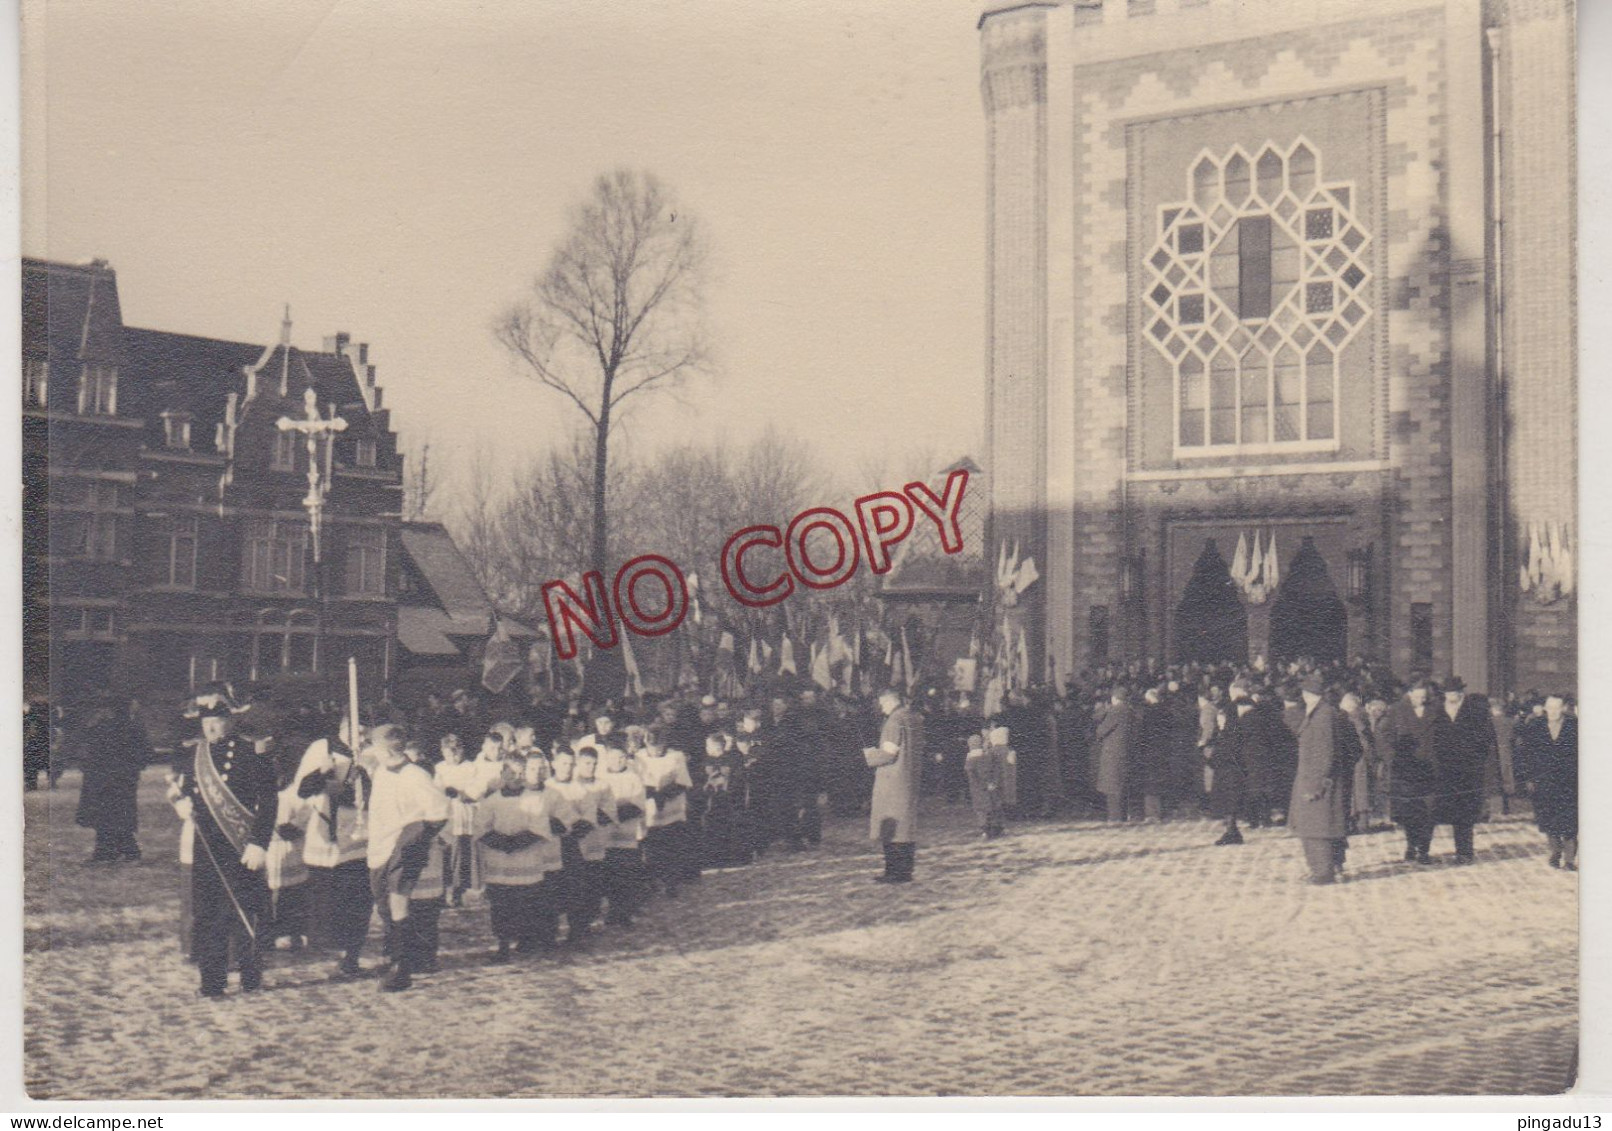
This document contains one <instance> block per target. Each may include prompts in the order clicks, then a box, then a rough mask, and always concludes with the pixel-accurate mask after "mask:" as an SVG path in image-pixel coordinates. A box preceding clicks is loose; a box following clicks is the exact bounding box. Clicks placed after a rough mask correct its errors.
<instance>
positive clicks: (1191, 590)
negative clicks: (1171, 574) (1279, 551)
mask: <svg viewBox="0 0 1612 1131" xmlns="http://www.w3.org/2000/svg"><path fill="white" fill-rule="evenodd" d="M1175 654H1176V660H1177V661H1178V662H1180V663H1192V662H1194V661H1196V662H1197V663H1200V664H1219V663H1238V664H1240V663H1243V662H1244V661H1246V660H1247V659H1248V613H1247V611H1246V610H1244V608H1243V603H1242V601H1241V600H1240V599H1239V598H1238V596H1237V586H1236V584H1235V583H1234V582H1233V581H1232V579H1231V568H1230V567H1229V566H1227V565H1226V559H1225V558H1223V557H1221V556H1220V549H1219V547H1217V546H1216V545H1215V540H1214V539H1213V538H1207V539H1205V540H1204V543H1203V552H1202V553H1200V554H1199V555H1198V561H1197V563H1196V564H1195V565H1194V566H1193V567H1192V577H1191V578H1189V579H1188V581H1187V588H1186V591H1185V592H1184V593H1183V594H1182V596H1181V603H1180V604H1179V605H1177V606H1176V607H1175Z"/></svg>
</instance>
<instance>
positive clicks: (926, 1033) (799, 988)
mask: <svg viewBox="0 0 1612 1131" xmlns="http://www.w3.org/2000/svg"><path fill="white" fill-rule="evenodd" d="M62 785H63V788H61V789H58V790H56V791H55V792H50V793H46V792H41V793H31V794H28V795H26V802H25V805H26V815H27V821H28V823H27V830H26V861H27V875H26V899H25V903H26V907H25V931H26V934H25V944H24V946H25V956H24V972H25V986H26V1003H25V1025H26V1034H25V1050H26V1051H25V1075H26V1080H27V1085H28V1089H29V1093H30V1094H31V1095H32V1096H34V1097H35V1098H79V1099H90V1098H99V1099H165V1098H175V1099H201V1098H209V1099H213V1098H231V1097H240V1098H247V1097H250V1098H256V1097H316V1096H323V1097H373V1098H401V1097H411V1096H421V1097H424V1096H437V1095H453V1096H482V1097H489V1098H491V1097H508V1096H545V1095H652V1094H653V1095H775V1094H800V1095H839V1094H857V1093H860V1094H891V1095H949V1094H956V1095H981V1094H995V1095H1066V1094H1067V1095H1148V1094H1159V1095H1193V1094H1200V1095H1290V1094H1350V1093H1386V1094H1419V1093H1489V1094H1505V1093H1539V1092H1545V1093H1553V1092H1559V1091H1561V1090H1562V1089H1563V1088H1564V1087H1565V1086H1566V1085H1567V1084H1568V1082H1569V1076H1570V1073H1571V1070H1572V1063H1573V1050H1574V1048H1575V1045H1576V1041H1577V1026H1578V1005H1577V1001H1578V928H1577V918H1578V915H1577V885H1576V882H1575V880H1576V877H1575V876H1573V875H1571V874H1568V873H1563V872H1557V871H1553V870H1551V869H1549V868H1547V867H1546V866H1545V849H1544V843H1543V838H1542V837H1540V836H1539V834H1538V833H1536V832H1535V831H1534V829H1533V828H1532V826H1531V825H1530V824H1528V823H1527V822H1526V821H1522V820H1516V819H1509V820H1503V821H1499V822H1496V823H1492V824H1489V825H1483V826H1479V829H1478V838H1477V848H1478V855H1477V863H1476V864H1475V865H1474V866H1472V867H1467V868H1455V867H1450V866H1448V865H1441V866H1437V867H1432V868H1424V869H1416V868H1414V867H1413V866H1410V865H1405V864H1402V863H1400V862H1399V861H1400V854H1401V850H1402V842H1401V841H1400V839H1399V837H1398V835H1397V834H1393V833H1380V834H1375V835H1371V836H1364V837H1358V838H1355V839H1354V840H1353V842H1352V844H1351V849H1350V857H1349V870H1348V877H1349V878H1348V882H1347V883H1344V884H1342V885H1339V886H1335V887H1330V888H1315V887H1310V886H1307V885H1305V884H1303V883H1301V882H1299V877H1300V874H1301V872H1302V871H1303V869H1302V865H1301V862H1300V853H1299V849H1298V845H1297V844H1296V843H1294V842H1293V841H1292V840H1290V839H1289V838H1288V837H1287V836H1285V835H1284V833H1283V831H1282V830H1280V829H1278V830H1272V831H1263V832H1259V833H1250V834H1248V843H1247V844H1246V845H1244V846H1242V847H1240V848H1214V847H1211V843H1212V841H1213V840H1214V839H1215V836H1216V835H1217V833H1218V828H1217V827H1216V826H1214V825H1211V824H1209V823H1207V822H1199V821H1190V822H1179V823H1172V824H1166V825H1162V826H1158V825H1146V826H1130V827H1120V828H1111V827H1106V826H1103V825H1099V824H1092V823H1090V822H1047V823H1037V824H1029V825H1019V826H1016V827H1014V828H1013V829H1012V830H1011V831H1010V834H1009V835H1008V837H1006V838H1005V839H1002V840H999V841H992V842H982V841H980V840H977V839H975V838H974V837H973V836H972V835H971V829H970V828H969V820H968V816H967V813H966V811H965V810H964V809H963V808H962V807H957V808H947V807H946V806H944V805H940V804H938V803H934V802H929V803H926V810H925V820H926V822H927V823H926V827H925V830H924V833H923V837H922V842H923V843H922V845H921V847H920V850H919V855H918V877H919V880H920V881H921V882H920V883H918V884H915V885H912V886H910V887H907V888H894V889H892V888H888V887H885V886H883V885H878V884H873V883H871V882H869V881H870V879H871V877H872V875H873V874H874V873H875V871H876V870H877V864H876V860H875V857H874V855H873V854H872V853H871V852H870V851H869V848H868V846H867V844H866V842H865V841H864V839H863V836H864V833H865V824H864V823H863V822H861V821H838V822H832V823H830V825H829V828H828V830H827V834H826V841H825V843H824V845H823V846H822V847H821V848H819V849H817V850H816V851H814V852H811V853H805V854H801V855H783V856H778V855H770V856H769V857H768V858H767V859H766V860H765V861H764V862H762V863H761V864H759V865H757V866H755V867H753V868H748V869H743V870H739V871H732V872H723V873H716V874H712V875H708V876H707V877H706V878H705V880H704V882H703V883H702V884H701V885H699V886H698V887H697V888H695V889H693V890H691V891H689V892H688V893H686V894H685V895H684V896H683V897H682V898H680V899H679V900H677V901H676V902H667V901H665V900H661V901H659V902H657V903H656V904H654V905H653V906H652V907H651V908H650V909H649V910H648V911H647V912H646V913H645V915H644V916H643V917H642V919H641V920H640V924H639V926H638V927H637V929H635V930H634V931H633V932H632V933H631V934H630V935H626V936H621V935H609V934H607V935H604V936H602V937H601V938H600V939H599V941H598V942H597V943H596V945H595V946H594V948H593V952H592V953H591V955H589V956H587V957H585V958H580V959H573V960H555V959H547V958H539V959H533V960H529V961H525V962H521V963H517V964H515V965H513V966H504V967H497V966H489V965H487V964H486V960H485V956H486V953H487V951H488V948H489V947H490V943H491V940H490V938H489V935H488V930H487V919H486V916H487V913H486V910H485V909H484V908H481V907H477V908H474V909H472V910H466V911H456V912H446V913H444V916H443V970H442V972H441V973H439V974H437V975H435V976H432V977H425V978H420V979H418V980H417V983H416V989H414V990H413V991H411V992H409V993H405V994H397V995H388V994H380V993H377V992H376V988H375V985H374V984H373V983H369V982H365V983H359V984H356V985H341V986H332V985H327V984H325V983H324V981H323V978H324V975H325V973H326V972H327V970H328V969H329V963H328V962H325V961H323V960H314V959H310V958H301V957H298V958H295V959H293V958H291V957H290V956H288V955H284V954H280V955H277V956H276V958H277V960H278V961H277V962H276V963H275V964H274V965H271V967H270V969H269V972H268V975H267V983H268V986H269V988H268V990H267V991H266V992H264V993H263V994H261V995H258V996H257V997H254V998H245V999H243V998H240V997H238V996H236V995H235V993H234V990H233V988H232V990H231V996H230V998H229V999H227V1000H226V1001H224V1002H221V1003H219V1002H206V1001H203V1000H201V999H199V998H198V997H197V996H196V992H195V987H196V977H195V971H194V968H193V967H191V966H189V965H187V964H185V963H184V962H183V961H182V960H181V959H180V956H179V953H178V947H177V941H176V923H177V917H178V898H177V867H176V865H174V864H173V851H174V844H175V838H176V835H177V824H176V822H175V820H174V818H173V816H172V814H171V813H170V812H169V810H168V809H167V806H166V805H165V804H163V802H162V800H161V783H160V775H158V774H156V773H155V772H150V773H148V774H147V776H146V779H145V781H144V782H143V784H142V788H141V820H142V828H141V835H140V840H141V844H142V846H143V847H144V849H145V851H146V860H145V862H143V863H140V864H137V865H128V866H122V867H114V868H90V867H86V866H85V865H84V864H83V860H84V859H85V858H86V857H87V856H88V855H89V849H90V835H89V833H88V832H87V831H85V830H82V829H79V828H77V827H75V826H74V824H73V820H72V816H73V806H74V804H75V803H76V801H77V789H76V786H77V775H76V774H74V775H70V776H69V777H68V778H66V779H64V781H63V783H62ZM1448 838H1449V833H1448V829H1440V831H1439V836H1438V839H1437V840H1436V841H1435V844H1434V850H1435V853H1436V854H1443V855H1445V856H1446V858H1447V856H1448V854H1449V852H1450V851H1451V846H1450V843H1449V839H1448ZM372 938H373V936H372ZM375 949H376V945H375V944H374V943H373V942H372V947H371V950H372V951H373V950H375Z"/></svg>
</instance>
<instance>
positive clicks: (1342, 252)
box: [979, 0, 1578, 694]
mask: <svg viewBox="0 0 1612 1131" xmlns="http://www.w3.org/2000/svg"><path fill="white" fill-rule="evenodd" d="M979 29H980V49H981V85H982V95H983V100H984V109H985V116H986V162H987V178H988V197H987V217H986V219H987V241H988V247H987V282H986V287H987V292H986V293H987V345H986V459H985V470H986V472H987V473H988V481H989V485H990V491H991V516H992V517H991V522H992V539H993V545H1007V544H1011V545H1012V546H1014V547H1015V549H1016V550H1018V551H1019V552H1021V553H1023V554H1025V555H1027V556H1029V555H1033V557H1034V560H1035V561H1036V563H1037V566H1038V568H1039V571H1040V575H1041V581H1040V584H1038V585H1035V586H1033V587H1031V588H1030V589H1029V590H1027V591H1026V593H1025V594H1024V600H1023V603H1022V604H1023V609H1024V612H1025V614H1026V616H1027V624H1028V626H1029V631H1028V634H1027V640H1028V646H1029V648H1030V650H1031V654H1032V656H1033V657H1035V658H1036V662H1038V663H1040V664H1042V665H1044V668H1043V670H1045V671H1047V672H1054V671H1055V672H1057V673H1059V674H1060V675H1061V674H1063V673H1077V672H1079V671H1081V670H1082V669H1085V668H1091V667H1096V666H1100V665H1105V664H1111V663H1122V662H1133V661H1154V662H1157V663H1174V662H1180V661H1187V660H1203V661H1221V660H1229V661H1236V662H1242V661H1247V660H1250V659H1253V658H1254V657H1259V656H1264V657H1267V658H1270V659H1272V660H1278V661H1280V660H1289V659H1297V658H1300V657H1310V658H1313V659H1317V660H1331V659H1338V660H1342V659H1355V658H1360V659H1365V660H1370V661H1373V662H1376V663H1380V664H1386V665H1387V666H1389V667H1391V668H1392V669H1393V670H1394V671H1395V672H1396V673H1398V674H1399V675H1401V676H1408V675H1411V674H1413V673H1427V674H1430V675H1432V676H1434V677H1438V678H1442V677H1447V676H1450V675H1459V676H1461V677H1462V678H1464V679H1465V680H1466V682H1467V685H1468V686H1469V687H1471V688H1473V689H1475V690H1483V691H1488V692H1489V693H1491V694H1497V693H1503V692H1505V691H1509V690H1519V691H1521V690H1526V689H1528V688H1544V689H1559V690H1566V691H1571V690H1572V688H1573V684H1574V681H1575V679H1576V672H1577V659H1576V656H1577V629H1576V616H1577V601H1576V597H1575V592H1574V590H1575V585H1574V574H1575V571H1574V564H1573V563H1574V558H1575V556H1576V553H1577V507H1576V496H1577V470H1576V469H1577V455H1578V448H1577V434H1576V413H1577V397H1576V378H1577V369H1576V354H1577V342H1576V316H1575V291H1576V280H1575V260H1574V246H1575V245H1574V240H1575V194H1574V184H1575V178H1576V157H1575V149H1574V100H1575V87H1574V66H1575V63H1574V58H1575V53H1574V41H1575V27H1574V11H1573V8H1572V6H1571V0H1303V2H1297V0H1061V2H1031V3H1002V4H996V5H993V6H991V7H989V8H987V9H986V11H985V13H984V15H983V16H982V17H981V18H980V23H979Z"/></svg>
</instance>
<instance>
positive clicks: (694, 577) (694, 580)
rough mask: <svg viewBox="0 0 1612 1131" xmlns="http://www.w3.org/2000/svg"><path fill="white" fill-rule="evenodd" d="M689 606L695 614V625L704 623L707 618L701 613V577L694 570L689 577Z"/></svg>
mask: <svg viewBox="0 0 1612 1131" xmlns="http://www.w3.org/2000/svg"><path fill="white" fill-rule="evenodd" d="M688 605H689V610H690V611H691V612H692V613H693V614H694V623H695V624H701V623H703V622H704V620H705V616H704V614H703V613H702V612H701V611H700V575H699V574H697V573H695V572H693V571H692V570H691V571H689V575H688Z"/></svg>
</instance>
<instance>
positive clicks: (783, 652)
mask: <svg viewBox="0 0 1612 1131" xmlns="http://www.w3.org/2000/svg"><path fill="white" fill-rule="evenodd" d="M779 652H780V656H779V660H778V674H779V675H785V674H788V675H799V674H800V673H799V672H798V671H797V670H796V668H795V642H794V641H792V640H790V639H789V637H787V636H786V637H784V643H783V646H782V647H781V648H780V649H779Z"/></svg>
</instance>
